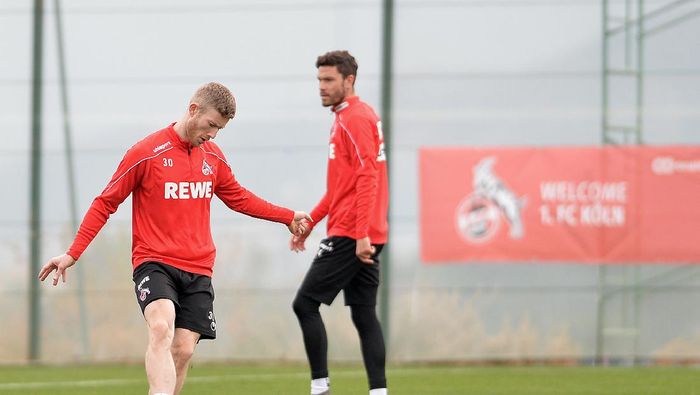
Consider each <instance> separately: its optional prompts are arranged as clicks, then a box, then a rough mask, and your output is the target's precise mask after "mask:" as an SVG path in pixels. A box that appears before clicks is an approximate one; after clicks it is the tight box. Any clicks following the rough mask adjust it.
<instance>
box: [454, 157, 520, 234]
mask: <svg viewBox="0 0 700 395" xmlns="http://www.w3.org/2000/svg"><path fill="white" fill-rule="evenodd" d="M495 163H496V158H495V157H493V156H489V157H486V158H484V159H482V160H481V161H480V162H479V163H478V164H477V165H476V166H474V168H473V169H472V172H473V173H474V178H473V181H472V186H473V188H474V191H473V192H472V193H471V194H469V195H468V196H467V197H465V198H464V199H462V201H461V202H460V203H459V205H458V206H457V210H456V211H455V226H456V228H457V232H458V233H459V235H460V236H461V237H462V238H463V239H464V240H466V241H467V242H469V243H472V244H478V243H484V242H486V241H488V240H490V239H491V238H492V237H493V236H495V235H496V234H497V232H498V230H499V229H500V226H501V222H502V220H505V221H506V223H507V224H508V226H509V235H510V238H512V239H520V238H522V237H523V235H524V227H523V220H522V209H523V207H524V205H525V200H526V199H525V197H517V196H516V195H515V193H514V192H513V191H511V190H510V189H509V188H508V187H507V186H506V184H505V183H504V182H503V181H502V180H501V179H500V178H498V177H497V176H496V175H495V174H494V171H493V165H494V164H495Z"/></svg>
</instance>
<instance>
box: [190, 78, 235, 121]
mask: <svg viewBox="0 0 700 395" xmlns="http://www.w3.org/2000/svg"><path fill="white" fill-rule="evenodd" d="M190 103H197V104H199V107H200V108H201V109H208V108H215V109H216V111H218V112H219V114H221V116H222V117H226V118H228V119H231V118H233V116H234V115H236V98H235V97H234V96H233V93H231V91H230V90H229V89H228V88H227V87H225V86H224V85H222V84H220V83H218V82H210V83H208V84H204V85H202V86H200V87H199V89H197V91H196V92H195V93H194V95H193V96H192V99H191V100H190Z"/></svg>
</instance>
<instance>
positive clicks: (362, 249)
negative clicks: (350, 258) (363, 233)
mask: <svg viewBox="0 0 700 395" xmlns="http://www.w3.org/2000/svg"><path fill="white" fill-rule="evenodd" d="M375 251H376V249H375V248H374V246H373V245H372V243H370V241H369V237H365V238H362V239H358V240H357V246H356V247H355V255H357V258H358V259H359V260H361V261H362V262H363V263H366V264H368V265H371V264H373V263H374V261H373V260H372V255H374V252H375Z"/></svg>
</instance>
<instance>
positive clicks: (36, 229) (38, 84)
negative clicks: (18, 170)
mask: <svg viewBox="0 0 700 395" xmlns="http://www.w3.org/2000/svg"><path fill="white" fill-rule="evenodd" d="M43 16H44V2H43V0H34V22H33V26H34V33H33V34H34V36H33V50H32V115H31V116H32V120H31V124H32V141H31V160H30V172H31V182H30V184H31V185H30V191H29V196H30V200H31V208H30V214H29V250H30V252H29V276H28V277H29V361H31V362H36V361H38V360H39V357H40V350H41V344H40V343H39V340H40V336H39V333H40V329H41V322H40V318H41V314H40V310H41V305H40V300H39V297H40V295H39V291H40V289H39V281H38V280H37V278H36V276H37V274H38V273H39V259H40V258H41V257H40V256H41V126H42V125H41V115H42V113H41V110H42V109H41V94H42V61H43V59H42V52H43V46H44V45H43Z"/></svg>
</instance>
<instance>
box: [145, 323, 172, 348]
mask: <svg viewBox="0 0 700 395" xmlns="http://www.w3.org/2000/svg"><path fill="white" fill-rule="evenodd" d="M148 334H149V336H148V339H149V342H150V343H151V344H153V345H159V346H167V347H170V345H171V344H172V342H173V336H174V335H175V333H174V328H173V327H172V326H171V325H170V323H168V321H166V320H153V321H151V322H149V323H148Z"/></svg>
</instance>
